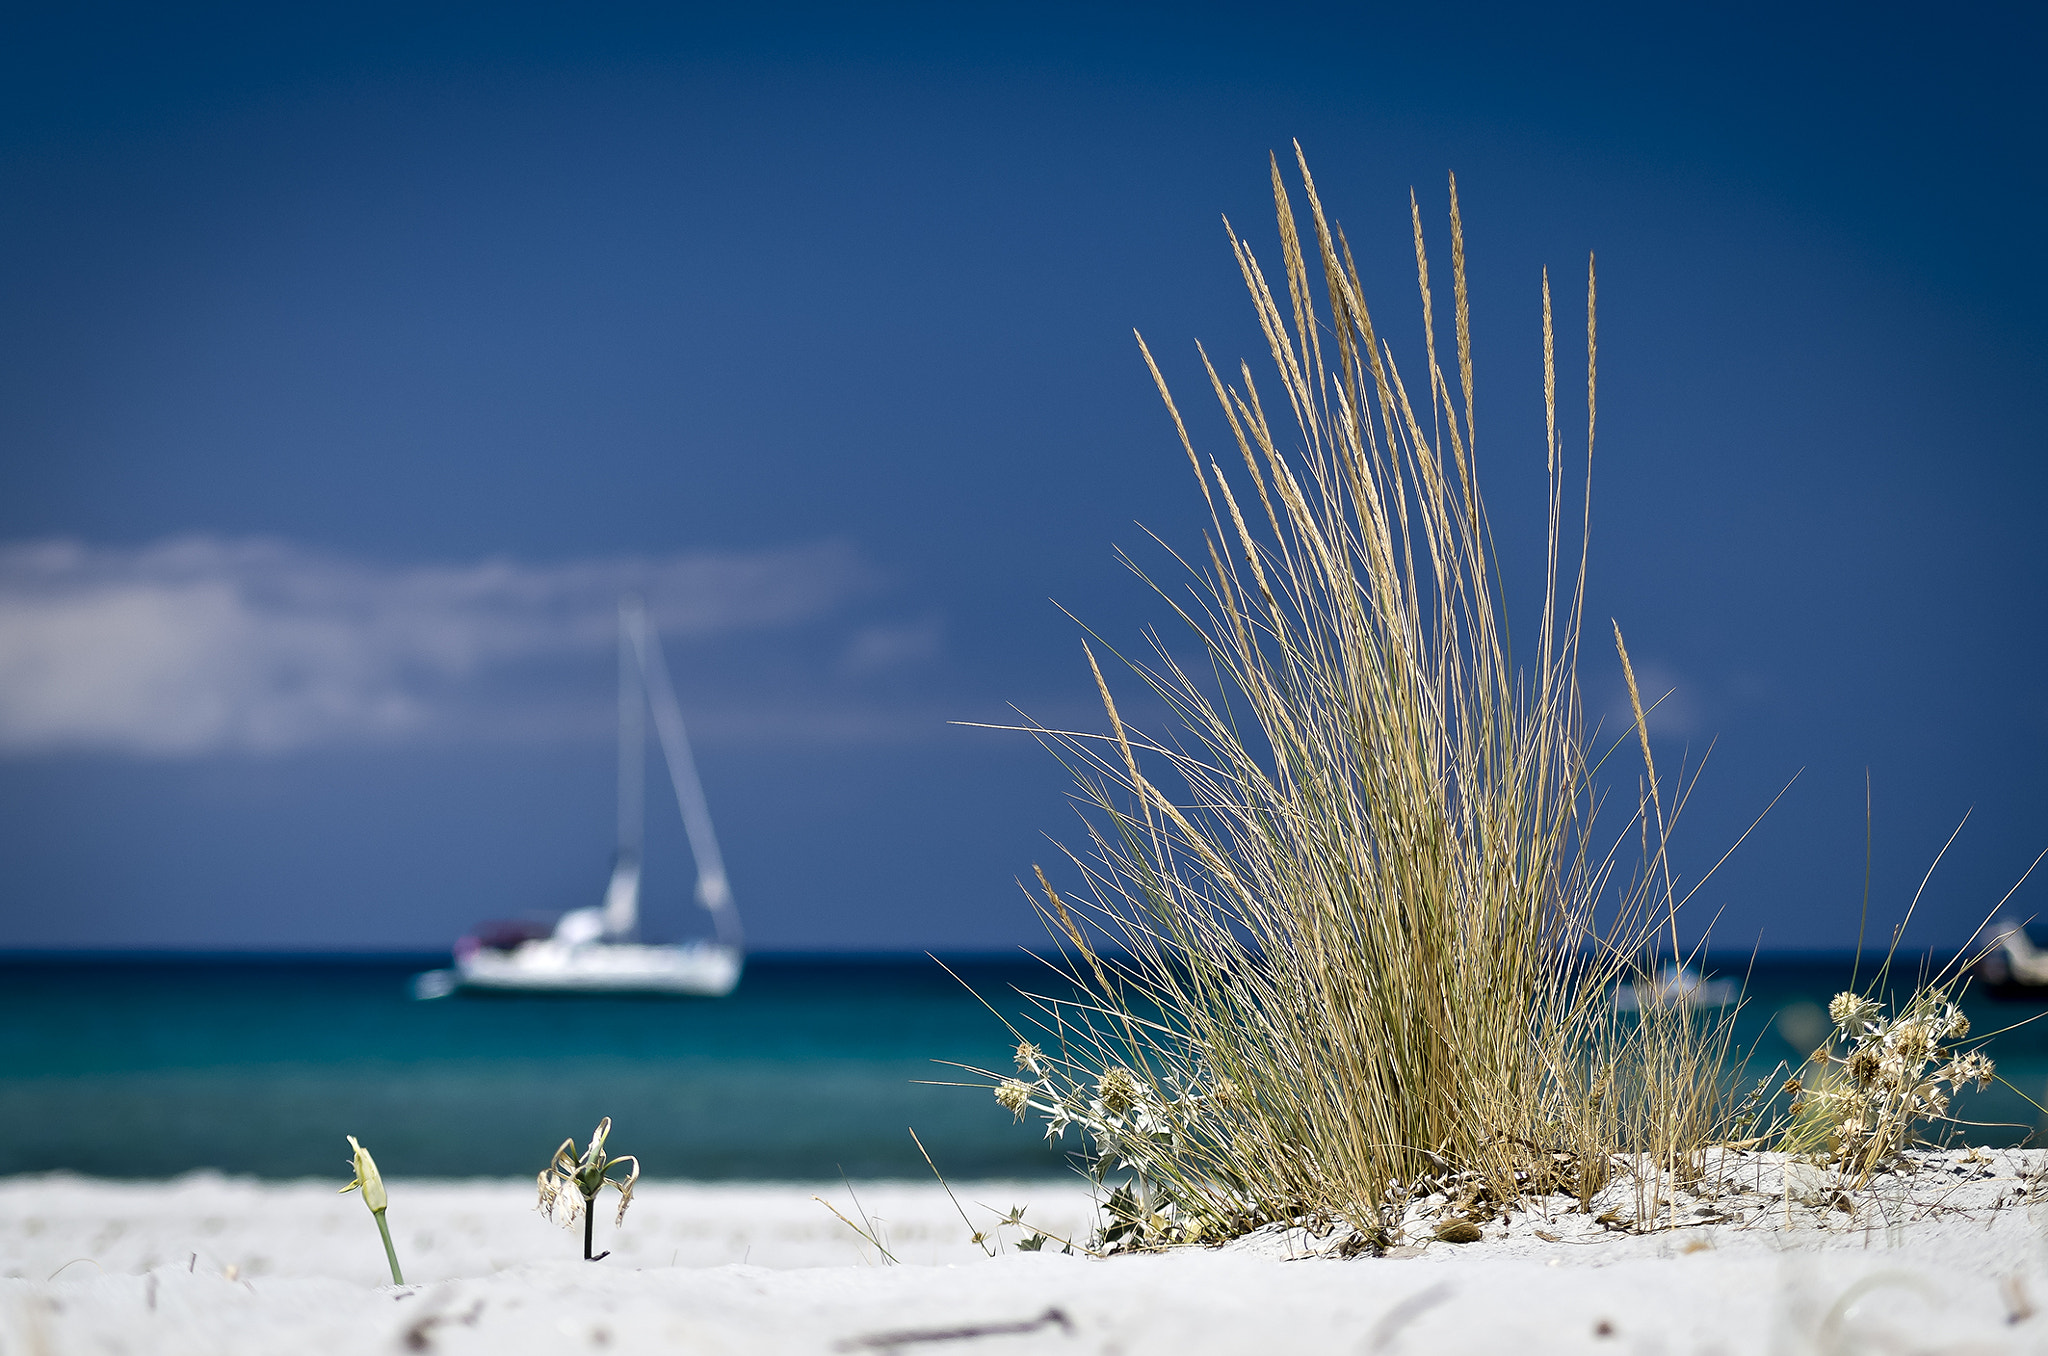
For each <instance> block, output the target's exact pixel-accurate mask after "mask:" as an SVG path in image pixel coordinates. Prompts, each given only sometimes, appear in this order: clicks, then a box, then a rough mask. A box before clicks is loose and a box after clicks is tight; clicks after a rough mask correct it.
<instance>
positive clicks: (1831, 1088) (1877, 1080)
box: [1784, 982, 1996, 1186]
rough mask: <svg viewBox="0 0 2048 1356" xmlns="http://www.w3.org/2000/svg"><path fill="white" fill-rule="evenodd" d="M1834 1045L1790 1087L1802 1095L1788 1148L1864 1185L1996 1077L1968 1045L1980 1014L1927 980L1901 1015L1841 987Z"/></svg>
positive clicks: (1831, 1010)
mask: <svg viewBox="0 0 2048 1356" xmlns="http://www.w3.org/2000/svg"><path fill="white" fill-rule="evenodd" d="M1828 1019H1829V1021H1830V1022H1831V1023H1832V1026H1831V1029H1830V1030H1829V1032H1828V1039H1827V1043H1826V1044H1825V1045H1823V1046H1822V1047H1821V1048H1820V1049H1819V1050H1817V1051H1815V1052H1814V1056H1813V1059H1812V1060H1811V1061H1809V1063H1808V1066H1807V1069H1806V1070H1802V1071H1801V1076H1800V1077H1798V1078H1796V1079H1794V1080H1793V1082H1792V1084H1790V1085H1788V1086H1789V1087H1790V1088H1791V1090H1792V1092H1793V1095H1794V1097H1795V1100H1794V1102H1793V1104H1792V1107H1791V1124H1790V1125H1789V1126H1788V1127H1787V1129H1786V1132H1785V1137H1784V1147H1785V1148H1787V1149H1788V1150H1791V1151H1793V1152H1800V1153H1809V1154H1813V1155H1815V1156H1817V1157H1820V1158H1821V1159H1823V1160H1824V1161H1826V1162H1828V1163H1830V1164H1833V1165H1834V1166H1836V1167H1837V1168H1839V1169H1840V1170H1841V1172H1842V1174H1843V1176H1844V1177H1845V1178H1853V1179H1854V1180H1855V1183H1856V1184H1857V1185H1859V1186H1860V1185H1861V1184H1862V1183H1864V1182H1866V1181H1868V1180H1869V1178H1870V1176H1871V1174H1872V1173H1874V1172H1876V1171H1877V1169H1878V1168H1879V1167H1880V1166H1881V1165H1882V1164H1883V1163H1885V1162H1886V1161H1887V1160H1888V1159H1890V1158H1892V1157H1893V1156H1894V1155H1896V1154H1897V1153H1898V1152H1899V1151H1900V1150H1902V1149H1905V1148H1906V1147H1907V1146H1908V1145H1909V1144H1911V1143H1912V1140H1913V1136H1914V1133H1915V1130H1916V1127H1918V1126H1919V1124H1920V1123H1921V1122H1923V1121H1939V1120H1945V1119H1947V1118H1948V1111H1949V1102H1950V1099H1951V1098H1952V1097H1953V1096H1954V1095H1955V1094H1956V1093H1957V1092H1960V1091H1962V1089H1963V1088H1964V1087H1965V1086H1970V1085H1974V1086H1976V1087H1979V1088H1982V1087H1985V1086H1987V1085H1988V1084H1989V1083H1990V1082H1991V1080H1992V1078H1993V1077H1994V1076H1995V1073H1996V1070H1995V1069H1994V1067H1993V1065H1992V1062H1991V1060H1990V1059H1989V1058H1987V1057H1986V1056H1985V1055H1984V1053H1983V1052H1982V1051H1981V1050H1968V1051H1964V1050H1958V1049H1957V1048H1956V1042H1958V1041H1962V1040H1964V1039H1967V1038H1968V1036H1969V1034H1970V1019H1969V1018H1968V1017H1966V1016H1964V1015H1963V1012H1962V1009H1961V1008H1959V1007H1957V1006H1956V1004H1955V1002H1954V1000H1953V997H1952V986H1951V985H1950V984H1946V983H1940V982H1936V983H1933V984H1926V985H1922V986H1921V987H1919V988H1918V989H1916V990H1915V991H1914V992H1913V995H1912V996H1911V997H1910V998H1908V999H1907V1000H1906V1004H1905V1007H1904V1008H1903V1009H1902V1010H1901V1011H1900V1012H1899V1014H1898V1015H1897V1016H1895V1017H1890V1018H1887V1017H1886V1016H1885V1015H1884V1004H1882V1003H1880V1002H1878V1001H1877V1000H1876V999H1874V998H1870V997H1867V996H1865V995H1863V994H1858V993H1839V994H1836V995H1835V998H1834V1001H1833V1002H1831V1003H1829V1004H1828Z"/></svg>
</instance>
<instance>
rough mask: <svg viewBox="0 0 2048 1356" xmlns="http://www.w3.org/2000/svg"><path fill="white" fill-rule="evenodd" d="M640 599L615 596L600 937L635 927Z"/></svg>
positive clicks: (643, 751)
mask: <svg viewBox="0 0 2048 1356" xmlns="http://www.w3.org/2000/svg"><path fill="white" fill-rule="evenodd" d="M639 609H640V603H639V600H637V599H635V598H631V597H627V598H621V599H620V600H619V846H618V851H617V853H616V854H615V855H614V856H613V858H612V881H611V885H610V887H609V888H608V889H606V891H605V896H604V930H605V935H606V936H608V937H614V938H625V937H631V936H632V935H633V934H634V933H635V932H637V931H638V930H639V926H640V845H641V837H642V835H643V833H644V832H645V825H646V818H647V815H646V804H647V721H646V714H645V713H646V710H647V705H646V702H647V699H646V697H645V695H644V694H643V693H642V691H641V682H640V657H639V653H638V647H637V646H636V645H635V643H634V640H633V627H634V622H633V620H632V619H633V618H634V617H637V616H638V615H639Z"/></svg>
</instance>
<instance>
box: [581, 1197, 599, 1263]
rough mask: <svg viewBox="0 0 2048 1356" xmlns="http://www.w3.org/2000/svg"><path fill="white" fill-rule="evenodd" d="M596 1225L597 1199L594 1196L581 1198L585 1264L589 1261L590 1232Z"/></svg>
mask: <svg viewBox="0 0 2048 1356" xmlns="http://www.w3.org/2000/svg"><path fill="white" fill-rule="evenodd" d="M596 1223H597V1198H596V1197H594V1196H586V1197H584V1198H583V1260H584V1261H586V1262H588V1261H590V1260H591V1256H590V1230H591V1228H592V1226H594V1225H595V1224H596Z"/></svg>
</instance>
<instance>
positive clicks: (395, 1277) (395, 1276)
mask: <svg viewBox="0 0 2048 1356" xmlns="http://www.w3.org/2000/svg"><path fill="white" fill-rule="evenodd" d="M370 1213H371V1214H373V1215H375V1216H376V1217H377V1232H378V1233H380V1234H382V1235H383V1236H384V1256H385V1259H386V1260H387V1261H389V1262H390V1263H391V1283H392V1284H393V1285H404V1284H405V1277H404V1275H402V1274H401V1273H400V1272H399V1270H398V1249H396V1248H394V1247H392V1246H391V1226H390V1225H388V1224H386V1223H385V1222H384V1212H383V1211H382V1210H372V1211H371V1212H370Z"/></svg>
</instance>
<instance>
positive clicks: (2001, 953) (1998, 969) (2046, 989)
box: [1974, 919, 2048, 1003]
mask: <svg viewBox="0 0 2048 1356" xmlns="http://www.w3.org/2000/svg"><path fill="white" fill-rule="evenodd" d="M1993 931H1994V932H1995V933H1996V936H1995V937H1994V938H1993V939H1992V942H1991V949H1990V950H1988V951H1986V952H1985V953H1984V955H1983V956H1982V957H1981V958H1979V959H1978V961H1977V964H1976V966H1975V967H1974V974H1975V977H1976V980H1977V987H1978V988H1980V989H1982V990H1983V991H1984V992H1985V993H1986V994H1988V995H1990V996H1991V997H1993V998H1997V999H2003V1000H2005V1001H2006V1002H2021V1003H2027V1002H2033V1003H2048V951H2043V950H2041V949H2040V948H2039V947H2037V946H2035V945H2034V943H2033V939H2032V938H2030V937H2028V936H2027V930H2026V929H2025V928H2024V927H2022V926H2020V925H2019V924H2018V923H2015V922H2013V921H2011V920H2010V919H2002V920H2000V921H1999V922H1998V923H1997V924H1995V925H1994V927H1993Z"/></svg>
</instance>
